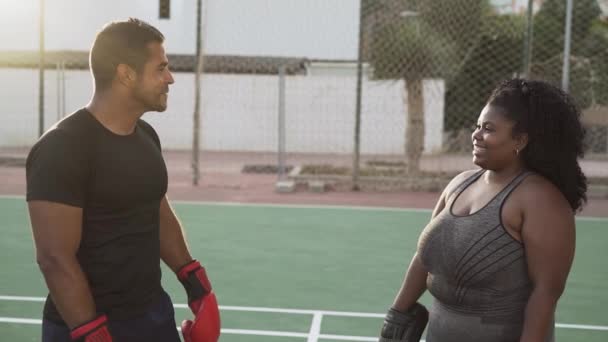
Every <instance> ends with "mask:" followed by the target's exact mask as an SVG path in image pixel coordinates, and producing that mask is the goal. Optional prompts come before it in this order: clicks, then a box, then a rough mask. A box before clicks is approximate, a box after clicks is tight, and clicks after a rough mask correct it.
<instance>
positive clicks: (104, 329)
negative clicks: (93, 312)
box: [70, 315, 113, 342]
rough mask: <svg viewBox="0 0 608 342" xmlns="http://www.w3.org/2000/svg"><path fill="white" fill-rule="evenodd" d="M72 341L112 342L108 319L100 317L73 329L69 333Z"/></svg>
mask: <svg viewBox="0 0 608 342" xmlns="http://www.w3.org/2000/svg"><path fill="white" fill-rule="evenodd" d="M70 337H71V338H72V341H75V342H112V341H113V339H112V335H110V330H109V329H108V318H107V317H106V315H101V316H99V317H97V318H95V319H94V320H92V321H89V322H87V323H84V324H82V325H80V326H79V327H76V328H74V329H73V330H72V331H71V332H70Z"/></svg>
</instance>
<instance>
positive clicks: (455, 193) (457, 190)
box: [448, 169, 486, 198]
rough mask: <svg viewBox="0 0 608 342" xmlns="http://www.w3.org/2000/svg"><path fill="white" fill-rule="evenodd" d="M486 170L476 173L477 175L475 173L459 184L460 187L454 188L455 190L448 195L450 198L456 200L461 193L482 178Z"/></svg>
mask: <svg viewBox="0 0 608 342" xmlns="http://www.w3.org/2000/svg"><path fill="white" fill-rule="evenodd" d="M485 171H486V170H484V169H480V170H478V171H476V172H475V173H473V174H472V175H470V176H469V177H468V178H467V179H465V180H464V181H463V182H462V183H460V184H458V186H456V187H455V188H454V190H452V192H451V193H449V194H448V198H450V197H451V198H456V197H457V196H458V195H459V194H460V193H461V192H463V191H464V190H465V189H466V188H468V187H469V185H471V184H472V183H473V182H475V181H476V180H477V179H479V177H481V175H483V173H484V172H485Z"/></svg>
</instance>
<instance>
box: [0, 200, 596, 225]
mask: <svg viewBox="0 0 608 342" xmlns="http://www.w3.org/2000/svg"><path fill="white" fill-rule="evenodd" d="M2 198H4V199H22V200H23V199H25V197H24V196H19V195H0V199H2ZM170 202H171V203H175V204H187V205H201V206H218V207H252V208H279V209H280V208H286V209H320V210H322V209H339V210H359V211H381V212H402V213H431V212H433V209H420V208H398V207H374V206H369V207H364V206H349V205H315V204H276V203H248V202H207V201H180V200H170ZM576 219H577V220H581V221H596V222H604V221H608V217H593V216H576Z"/></svg>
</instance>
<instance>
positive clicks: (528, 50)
mask: <svg viewBox="0 0 608 342" xmlns="http://www.w3.org/2000/svg"><path fill="white" fill-rule="evenodd" d="M527 21H528V31H527V33H526V39H525V40H524V61H523V74H524V77H526V78H527V77H530V64H532V63H531V62H532V41H533V39H532V38H533V34H534V0H528V16H527Z"/></svg>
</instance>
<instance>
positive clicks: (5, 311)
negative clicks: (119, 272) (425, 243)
mask: <svg viewBox="0 0 608 342" xmlns="http://www.w3.org/2000/svg"><path fill="white" fill-rule="evenodd" d="M173 204H174V207H175V209H176V211H177V214H178V216H179V217H180V219H181V220H182V223H183V224H184V226H185V228H186V233H187V237H188V241H189V244H190V248H191V250H192V253H193V255H195V256H196V257H197V258H199V259H200V260H201V261H202V262H203V263H204V264H205V266H206V267H207V269H208V273H209V277H210V279H211V281H212V284H213V286H214V288H215V290H216V292H217V296H218V300H219V302H220V306H221V314H222V326H223V329H222V337H221V341H227V342H230V341H254V342H255V341H269V342H273V341H309V342H312V341H377V334H378V332H379V329H380V326H381V323H382V317H383V316H384V313H385V311H386V309H387V308H388V306H389V305H390V304H391V303H392V300H393V298H394V296H395V294H396V291H397V290H398V287H399V286H400V284H401V280H402V277H403V274H404V271H405V269H406V267H407V264H408V262H409V258H410V257H411V255H412V253H413V252H414V248H415V246H416V242H417V237H418V234H419V233H420V231H421V230H422V228H423V227H424V225H425V224H426V222H427V221H428V219H429V217H430V211H429V210H420V209H411V210H410V209H396V208H371V207H368V208H364V207H340V206H306V205H289V206H288V205H266V204H236V203H224V204H222V203H209V202H179V201H178V202H174V203H173ZM0 217H2V221H3V222H2V226H3V230H2V232H3V239H2V240H1V241H0V258H1V260H3V265H2V277H0V337H1V338H0V340H1V341H39V339H40V319H41V311H42V305H43V300H44V296H46V293H47V291H46V288H45V285H44V281H43V279H42V277H41V275H40V272H39V270H38V268H37V265H36V263H35V256H34V251H33V243H32V239H31V233H30V228H29V219H28V216H27V210H26V204H25V202H24V199H23V197H17V196H7V197H1V198H0ZM607 227H608V219H607V218H599V217H596V218H594V217H579V218H578V220H577V230H578V231H577V251H576V257H575V261H574V266H573V270H572V272H571V274H570V277H569V280H568V286H567V289H566V292H565V294H564V296H563V297H562V299H561V301H560V302H559V307H558V310H557V317H556V322H557V329H556V338H557V340H558V341H573V342H583V341H585V342H600V341H607V340H608V315H607V314H606V307H607V306H608V272H606V267H605V260H606V259H608V248H607V244H608V242H607V241H608V230H607V229H606V228H607ZM163 275H164V278H163V283H164V286H165V289H166V290H167V291H168V292H169V293H170V295H171V296H172V298H173V300H174V302H175V303H176V309H175V310H176V317H177V321H178V324H179V322H181V320H182V319H183V318H186V317H189V316H190V315H191V313H190V311H189V309H187V307H186V305H185V303H186V300H185V293H184V291H183V288H182V286H181V284H179V283H178V281H177V280H176V279H175V277H174V276H173V274H172V273H171V272H169V271H168V269H166V268H165V269H164V273H163ZM429 302H430V298H429V296H428V295H425V297H424V298H423V303H426V304H428V303H429Z"/></svg>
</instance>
